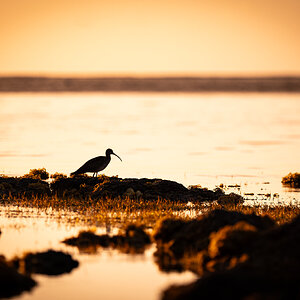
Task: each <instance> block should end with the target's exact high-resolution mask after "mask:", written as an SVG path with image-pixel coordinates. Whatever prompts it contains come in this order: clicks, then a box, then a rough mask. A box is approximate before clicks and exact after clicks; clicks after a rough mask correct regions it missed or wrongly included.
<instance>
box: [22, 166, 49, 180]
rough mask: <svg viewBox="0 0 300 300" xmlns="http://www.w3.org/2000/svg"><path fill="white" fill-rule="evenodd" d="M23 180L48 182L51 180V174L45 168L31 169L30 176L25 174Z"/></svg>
mask: <svg viewBox="0 0 300 300" xmlns="http://www.w3.org/2000/svg"><path fill="white" fill-rule="evenodd" d="M23 178H32V179H39V180H47V179H49V173H48V172H47V171H46V169H45V168H41V169H30V171H29V173H28V174H25V175H24V176H23Z"/></svg>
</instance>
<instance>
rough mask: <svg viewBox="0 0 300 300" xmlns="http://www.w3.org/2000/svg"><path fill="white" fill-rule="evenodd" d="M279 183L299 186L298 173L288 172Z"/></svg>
mask: <svg viewBox="0 0 300 300" xmlns="http://www.w3.org/2000/svg"><path fill="white" fill-rule="evenodd" d="M281 183H282V184H283V185H287V186H290V187H294V188H300V173H289V174H288V175H286V176H284V177H283V178H282V180H281Z"/></svg>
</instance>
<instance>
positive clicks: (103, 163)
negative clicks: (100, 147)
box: [71, 149, 122, 177]
mask: <svg viewBox="0 0 300 300" xmlns="http://www.w3.org/2000/svg"><path fill="white" fill-rule="evenodd" d="M111 154H113V155H115V156H117V157H118V158H119V159H120V161H122V159H121V158H120V157H119V156H118V155H117V154H115V153H114V152H113V151H112V150H111V149H107V150H106V152H105V155H106V156H97V157H94V158H92V159H90V160H88V161H87V162H86V163H85V164H84V165H82V166H81V167H80V168H79V169H78V170H77V171H75V172H73V173H71V175H78V174H83V173H87V172H91V173H94V174H93V177H94V176H95V175H96V176H97V175H98V172H99V171H102V170H104V169H105V168H106V167H107V165H108V164H109V162H110V159H111V158H110V155H111Z"/></svg>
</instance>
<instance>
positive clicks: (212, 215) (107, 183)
mask: <svg viewBox="0 0 300 300" xmlns="http://www.w3.org/2000/svg"><path fill="white" fill-rule="evenodd" d="M295 174H298V173H295ZM51 178H52V181H51V182H48V181H46V180H49V174H48V172H47V171H46V170H45V169H33V170H30V172H29V173H28V174H26V175H24V176H22V177H5V176H2V177H0V197H1V205H2V206H8V207H9V206H10V205H13V206H17V207H19V208H22V207H23V208H28V207H29V208H35V209H38V210H43V211H47V210H48V209H50V210H51V211H52V212H53V211H55V212H56V213H57V215H59V214H60V213H61V215H62V216H63V217H62V218H63V219H64V220H63V221H64V222H68V223H69V224H71V225H72V224H75V223H72V222H76V223H77V222H78V223H80V222H81V223H82V224H85V225H88V226H93V228H95V226H96V227H101V226H104V225H107V224H110V225H112V226H115V227H116V228H119V233H118V234H114V235H111V234H102V235H98V234H96V232H95V231H93V230H91V231H82V232H79V233H78V235H77V236H73V237H67V238H66V239H65V240H63V241H61V242H62V243H64V244H65V245H68V247H77V248H78V249H79V253H81V252H82V253H97V249H98V248H103V249H104V248H112V249H115V250H118V251H120V252H122V253H126V254H128V255H135V254H143V253H144V252H145V250H146V249H147V248H148V247H150V246H151V245H152V246H155V248H156V251H155V252H154V254H153V259H154V262H155V263H156V264H157V266H158V267H159V269H160V271H162V272H184V271H190V272H193V273H194V274H195V275H196V276H197V278H198V279H197V280H195V281H194V282H191V283H189V284H185V285H177V286H170V287H168V288H167V289H166V290H165V291H163V293H162V295H161V299H163V300H181V299H199V298H205V299H206V298H211V299H254V300H261V299H271V300H273V299H274V300H277V299H296V298H297V297H298V296H299V293H300V287H299V284H298V283H299V280H300V273H299V269H300V260H299V253H300V235H299V230H300V207H298V206H291V205H289V206H274V207H269V206H259V205H258V206H245V205H244V199H243V198H242V197H241V196H240V195H237V194H234V193H230V194H225V192H224V191H223V190H222V189H220V188H216V189H215V190H208V189H206V188H202V187H200V186H191V187H189V188H186V187H184V186H183V185H181V184H179V183H177V182H174V181H169V180H162V179H147V178H144V179H129V178H125V179H122V178H118V177H108V176H105V175H101V176H98V177H89V176H86V175H83V176H74V177H67V176H66V175H64V174H59V173H56V174H53V175H51ZM286 178H288V180H287V181H286V180H284V179H283V181H282V183H283V184H286V183H288V182H289V184H291V183H290V181H292V182H294V181H295V180H298V178H299V177H298V175H293V174H288V175H287V176H286ZM291 185H292V186H295V184H294V183H292V184H291ZM68 215H70V218H68ZM78 265H79V263H78V262H77V261H76V260H73V259H72V257H71V256H70V255H69V254H68V253H63V252H57V251H55V250H48V251H46V252H40V253H39V252H38V253H29V254H26V255H24V256H23V257H16V258H13V259H12V260H10V261H8V260H6V259H5V257H3V256H0V278H5V279H2V280H1V283H2V282H3V280H5V281H4V282H5V289H3V290H2V291H1V292H0V297H3V296H5V297H7V296H11V295H16V294H19V293H21V292H22V290H29V289H31V288H33V287H34V286H35V285H36V284H37V282H36V281H35V280H34V279H35V278H31V274H32V273H39V274H49V275H59V274H62V273H65V272H71V271H72V269H74V268H76V267H78ZM8 275H9V276H8ZM216 286H217V287H218V288H217V289H216V288H215V287H216Z"/></svg>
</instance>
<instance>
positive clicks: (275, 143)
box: [0, 93, 300, 201]
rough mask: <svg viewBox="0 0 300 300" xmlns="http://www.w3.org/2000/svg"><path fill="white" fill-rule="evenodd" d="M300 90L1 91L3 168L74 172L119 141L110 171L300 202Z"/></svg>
mask: <svg viewBox="0 0 300 300" xmlns="http://www.w3.org/2000/svg"><path fill="white" fill-rule="evenodd" d="M299 116H300V94H297V93H296V94H284V93H280V94H275V93H261V94H256V93H226V94H222V93H211V94H205V93H199V94H183V93H182V94H172V93H166V94H159V93H157V94H155V93H152V94H151V93H77V94H72V93H61V94H42V93H36V94H26V93H23V94H22V93H20V94H13V93H12V94H5V93H2V94H0V139H1V143H0V174H1V173H4V174H7V175H23V174H24V173H27V172H28V171H29V169H32V168H40V167H45V168H46V169H47V170H48V171H49V172H50V173H54V172H63V173H66V174H69V173H70V172H71V171H74V170H76V169H77V168H78V167H79V166H80V165H81V164H82V163H84V162H85V161H86V160H88V159H90V158H91V157H95V156H98V155H103V154H104V152H105V150H106V148H108V147H111V148H112V149H113V150H114V151H115V152H116V153H117V154H118V155H119V156H121V157H122V159H123V162H122V163H121V162H120V161H119V160H118V159H117V158H116V157H113V159H112V161H111V163H110V165H109V166H108V168H107V169H106V170H105V174H106V175H119V176H120V177H139V178H142V177H148V178H155V177H158V178H164V179H171V180H175V181H178V182H180V183H183V184H184V185H186V186H188V185H192V184H200V185H202V186H205V187H209V188H213V187H215V186H216V185H219V184H221V183H223V184H225V185H236V184H237V185H240V186H241V188H240V189H239V190H238V192H240V193H241V194H243V195H244V193H252V192H254V193H255V195H254V196H253V197H251V196H247V195H246V196H247V197H248V198H251V199H260V198H266V197H264V196H262V195H259V194H271V195H272V196H273V194H275V193H278V194H279V195H280V197H281V198H280V199H281V200H282V201H292V200H294V199H299V193H298V192H297V190H291V189H286V188H283V187H282V186H281V183H280V181H281V178H282V177H283V176H284V175H287V174H288V173H289V172H299V170H300V159H299V158H300V154H299V153H300V151H299V149H300V117H299Z"/></svg>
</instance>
